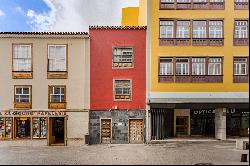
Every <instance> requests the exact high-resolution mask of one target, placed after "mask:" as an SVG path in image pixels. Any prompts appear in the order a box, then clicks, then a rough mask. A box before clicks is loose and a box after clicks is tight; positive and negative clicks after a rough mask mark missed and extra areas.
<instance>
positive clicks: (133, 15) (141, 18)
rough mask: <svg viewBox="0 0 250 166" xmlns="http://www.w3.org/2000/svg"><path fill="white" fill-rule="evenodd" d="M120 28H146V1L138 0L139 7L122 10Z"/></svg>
mask: <svg viewBox="0 0 250 166" xmlns="http://www.w3.org/2000/svg"><path fill="white" fill-rule="evenodd" d="M121 25H122V26H146V25H147V0H140V1H139V7H127V8H123V9H122V23H121Z"/></svg>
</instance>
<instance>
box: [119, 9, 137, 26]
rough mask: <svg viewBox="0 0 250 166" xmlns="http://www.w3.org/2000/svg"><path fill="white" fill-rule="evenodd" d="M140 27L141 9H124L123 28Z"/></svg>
mask: <svg viewBox="0 0 250 166" xmlns="http://www.w3.org/2000/svg"><path fill="white" fill-rule="evenodd" d="M138 25H139V7H128V8H123V9H122V26H138Z"/></svg>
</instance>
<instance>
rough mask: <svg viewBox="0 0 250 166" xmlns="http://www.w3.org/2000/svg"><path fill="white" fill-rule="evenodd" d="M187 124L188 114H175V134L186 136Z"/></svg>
mask: <svg viewBox="0 0 250 166" xmlns="http://www.w3.org/2000/svg"><path fill="white" fill-rule="evenodd" d="M188 126H189V117H188V116H176V134H175V135H176V136H177V137H178V136H187V135H188Z"/></svg>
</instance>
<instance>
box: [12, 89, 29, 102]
mask: <svg viewBox="0 0 250 166" xmlns="http://www.w3.org/2000/svg"><path fill="white" fill-rule="evenodd" d="M15 102H16V103H29V102H30V87H28V86H27V87H25V86H24V87H19V86H17V87H16V88H15Z"/></svg>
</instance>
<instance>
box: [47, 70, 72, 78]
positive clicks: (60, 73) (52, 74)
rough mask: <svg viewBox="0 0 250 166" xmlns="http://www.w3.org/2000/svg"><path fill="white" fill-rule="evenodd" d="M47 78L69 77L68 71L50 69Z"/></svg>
mask: <svg viewBox="0 0 250 166" xmlns="http://www.w3.org/2000/svg"><path fill="white" fill-rule="evenodd" d="M47 78H48V79H67V78H68V72H67V71H48V72H47Z"/></svg>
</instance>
